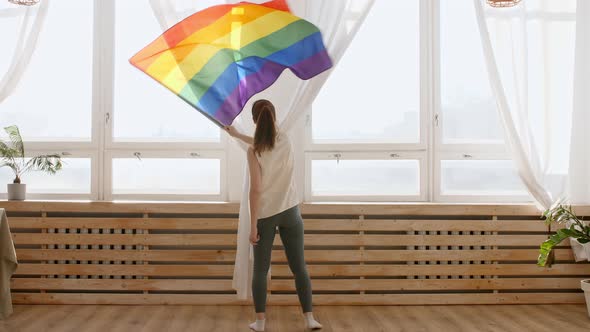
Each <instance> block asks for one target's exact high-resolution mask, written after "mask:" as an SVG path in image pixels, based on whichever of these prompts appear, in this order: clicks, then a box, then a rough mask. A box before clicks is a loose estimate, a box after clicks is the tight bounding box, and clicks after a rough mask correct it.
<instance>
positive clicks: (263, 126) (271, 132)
mask: <svg viewBox="0 0 590 332" xmlns="http://www.w3.org/2000/svg"><path fill="white" fill-rule="evenodd" d="M275 117H276V115H275V107H274V105H273V104H272V103H271V102H270V101H268V100H265V99H261V100H257V101H256V102H255V103H254V105H253V106H252V118H253V120H254V123H255V124H256V131H255V132H254V152H255V153H257V154H258V155H260V154H261V153H262V152H264V151H270V150H272V149H273V148H274V146H275V141H276V136H277V128H276V126H275Z"/></svg>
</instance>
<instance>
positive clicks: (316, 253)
mask: <svg viewBox="0 0 590 332" xmlns="http://www.w3.org/2000/svg"><path fill="white" fill-rule="evenodd" d="M16 253H17V256H18V257H19V259H20V260H60V259H64V260H81V261H85V260H113V259H115V260H120V261H155V262H166V261H168V262H169V261H174V262H215V261H217V262H233V261H234V260H235V256H236V252H235V250H225V249H224V250H149V251H136V250H91V249H88V250H79V249H17V250H16ZM538 255H539V251H538V250H537V249H502V250H491V249H490V250H365V251H363V253H362V256H363V257H362V258H361V252H360V251H359V250H329V251H326V250H306V251H305V260H306V262H308V263H312V262H340V261H347V262H356V261H361V259H362V261H365V262H371V261H377V262H385V261H432V260H438V261H468V260H490V261H526V260H528V261H536V260H537V256H538ZM555 258H556V259H557V260H559V261H563V260H567V261H573V260H574V256H573V253H572V252H571V250H570V249H557V250H555ZM272 261H273V262H275V263H278V262H286V261H287V258H286V256H285V253H284V251H283V250H282V249H278V250H273V252H272Z"/></svg>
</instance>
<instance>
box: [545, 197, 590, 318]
mask: <svg viewBox="0 0 590 332" xmlns="http://www.w3.org/2000/svg"><path fill="white" fill-rule="evenodd" d="M543 216H544V217H545V223H546V224H547V225H551V224H552V223H558V224H562V225H565V227H564V228H561V229H558V230H557V231H556V232H555V234H553V235H551V236H549V238H548V239H547V240H545V241H544V242H543V243H542V244H541V248H540V250H539V258H538V259H537V264H538V265H539V266H545V265H547V264H549V265H551V263H552V262H553V251H552V250H553V248H555V247H556V246H557V245H558V244H560V243H561V242H563V241H564V240H565V239H567V238H569V239H570V244H571V247H572V251H573V252H574V257H575V259H576V261H580V260H584V259H586V260H590V225H589V224H588V222H585V221H584V220H583V219H580V218H578V216H576V214H575V213H574V211H573V210H572V207H571V206H564V205H562V204H557V205H555V206H554V207H552V208H550V209H548V210H547V211H545V212H544V213H543ZM581 287H582V290H583V291H584V295H585V297H586V306H587V308H588V315H589V316H590V279H584V280H582V281H581Z"/></svg>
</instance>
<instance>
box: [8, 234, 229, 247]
mask: <svg viewBox="0 0 590 332" xmlns="http://www.w3.org/2000/svg"><path fill="white" fill-rule="evenodd" d="M12 238H13V240H14V243H15V244H121V245H122V244H127V245H169V246H174V245H176V246H188V245H204V246H215V245H217V246H235V245H236V235H235V234H214V235H212V234H44V233H14V234H12Z"/></svg>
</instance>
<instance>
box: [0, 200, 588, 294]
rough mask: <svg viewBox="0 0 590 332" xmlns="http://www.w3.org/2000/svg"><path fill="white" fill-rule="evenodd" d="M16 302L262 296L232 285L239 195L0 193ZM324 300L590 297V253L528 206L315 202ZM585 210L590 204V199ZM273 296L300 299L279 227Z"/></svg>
mask: <svg viewBox="0 0 590 332" xmlns="http://www.w3.org/2000/svg"><path fill="white" fill-rule="evenodd" d="M0 207H4V208H6V210H7V214H8V222H9V224H10V227H11V231H12V234H13V239H14V242H15V245H16V248H17V256H18V259H19V263H20V264H19V267H18V270H17V272H16V275H15V276H14V277H13V279H12V283H11V288H12V292H13V301H14V303H16V304H220V305H234V304H250V302H247V301H238V300H236V296H235V291H233V289H232V287H231V283H232V275H233V268H234V266H233V262H234V258H235V246H236V229H237V225H238V218H237V212H238V205H237V204H233V203H218V204H217V203H112V202H6V201H3V202H0ZM301 208H302V213H303V216H304V224H305V246H306V252H305V255H306V261H307V265H308V269H309V273H310V275H311V278H312V287H313V293H314V297H313V301H314V304H318V305H322V304H326V305H327V304H329V305H363V304H367V305H396V304H403V305H408V304H501V303H506V304H508V303H510V304H514V303H583V302H584V297H583V293H582V292H581V290H580V280H581V279H583V278H588V277H589V276H590V264H587V263H576V262H574V259H573V255H572V253H571V250H570V249H569V244H566V245H564V246H562V247H560V248H559V249H557V250H556V263H555V264H554V265H553V266H552V267H549V268H541V267H538V266H536V264H535V263H536V258H537V255H538V247H539V244H540V243H541V242H542V241H543V240H545V239H546V238H547V227H546V226H545V225H544V223H543V222H542V221H541V220H540V219H539V212H538V211H537V210H536V209H535V208H534V207H533V206H529V205H481V204H480V205H478V204H475V205H453V204H302V206H301ZM577 211H578V213H583V214H585V215H590V209H589V208H588V207H578V208H577ZM272 262H273V265H272V268H271V279H270V282H269V284H268V285H269V293H270V294H269V298H268V301H269V304H275V305H294V304H298V302H297V296H296V295H295V289H294V281H293V278H292V275H291V272H290V270H289V267H288V265H287V262H286V258H285V255H284V253H283V251H282V247H281V242H280V237H279V236H277V237H276V242H275V248H274V250H273V253H272Z"/></svg>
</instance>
